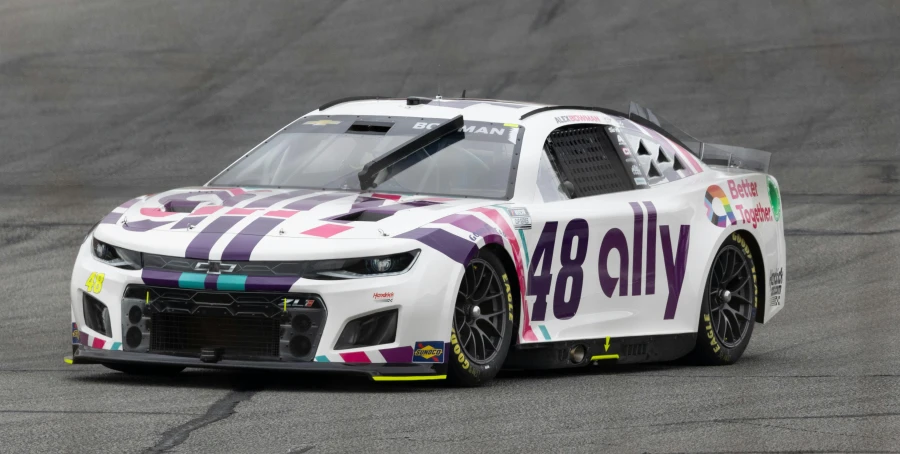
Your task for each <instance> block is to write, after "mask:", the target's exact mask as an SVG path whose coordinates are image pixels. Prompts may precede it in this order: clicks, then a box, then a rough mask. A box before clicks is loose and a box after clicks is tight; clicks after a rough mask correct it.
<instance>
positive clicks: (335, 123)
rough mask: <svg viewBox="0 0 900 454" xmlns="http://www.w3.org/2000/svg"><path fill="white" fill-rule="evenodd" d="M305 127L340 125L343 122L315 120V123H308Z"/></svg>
mask: <svg viewBox="0 0 900 454" xmlns="http://www.w3.org/2000/svg"><path fill="white" fill-rule="evenodd" d="M303 124H305V125H313V126H327V125H339V124H341V122H339V121H334V120H315V121H307V122H306V123H303Z"/></svg>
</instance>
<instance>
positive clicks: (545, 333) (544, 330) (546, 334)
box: [538, 325, 550, 340]
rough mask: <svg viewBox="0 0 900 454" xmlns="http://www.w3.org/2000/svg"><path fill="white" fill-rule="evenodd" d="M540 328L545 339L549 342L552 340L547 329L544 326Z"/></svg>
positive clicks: (539, 326)
mask: <svg viewBox="0 0 900 454" xmlns="http://www.w3.org/2000/svg"><path fill="white" fill-rule="evenodd" d="M538 328H540V329H541V332H542V333H544V337H545V338H547V340H550V333H548V332H547V327H546V326H544V325H538Z"/></svg>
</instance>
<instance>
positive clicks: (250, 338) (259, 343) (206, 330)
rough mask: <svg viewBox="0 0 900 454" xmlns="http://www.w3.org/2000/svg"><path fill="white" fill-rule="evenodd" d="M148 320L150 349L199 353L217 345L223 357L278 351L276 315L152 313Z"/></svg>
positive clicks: (170, 352)
mask: <svg viewBox="0 0 900 454" xmlns="http://www.w3.org/2000/svg"><path fill="white" fill-rule="evenodd" d="M150 321H151V326H152V327H153V330H152V334H151V336H150V351H151V352H153V353H167V354H186V355H200V351H201V350H203V349H221V351H222V354H223V356H225V357H241V356H253V357H278V355H279V348H280V339H281V336H280V324H279V322H278V320H276V319H271V318H262V317H208V316H203V315H186V314H161V313H156V314H153V315H152V316H151V317H150Z"/></svg>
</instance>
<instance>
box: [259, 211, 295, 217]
mask: <svg viewBox="0 0 900 454" xmlns="http://www.w3.org/2000/svg"><path fill="white" fill-rule="evenodd" d="M297 213H299V211H296V210H274V211H269V212H267V213H266V214H265V215H266V216H272V217H276V218H289V217H291V216H293V215H295V214H297Z"/></svg>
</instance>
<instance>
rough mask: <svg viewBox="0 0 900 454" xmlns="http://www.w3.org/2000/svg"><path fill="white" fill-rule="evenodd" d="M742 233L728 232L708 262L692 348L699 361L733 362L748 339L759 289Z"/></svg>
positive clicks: (742, 351) (704, 362)
mask: <svg viewBox="0 0 900 454" xmlns="http://www.w3.org/2000/svg"><path fill="white" fill-rule="evenodd" d="M745 235H746V233H743V232H740V233H739V232H735V233H732V234H731V235H729V236H728V238H726V239H725V241H724V242H723V243H722V246H721V247H720V248H719V250H718V251H717V252H716V255H715V257H714V258H713V261H712V265H711V266H710V270H709V275H708V277H707V279H706V287H704V291H703V301H702V304H701V306H700V326H699V329H698V332H697V345H696V346H695V347H694V351H693V357H694V359H696V360H697V361H698V362H699V363H701V364H708V365H724V364H733V363H735V362H737V360H738V359H740V357H741V355H742V354H743V353H744V350H745V349H746V348H747V345H748V344H749V343H750V335H751V334H752V333H753V327H754V325H755V323H756V304H757V297H758V291H759V289H758V287H757V269H756V264H755V262H754V261H753V251H752V250H751V248H750V244H749V243H748V242H747V237H746V236H745Z"/></svg>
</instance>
